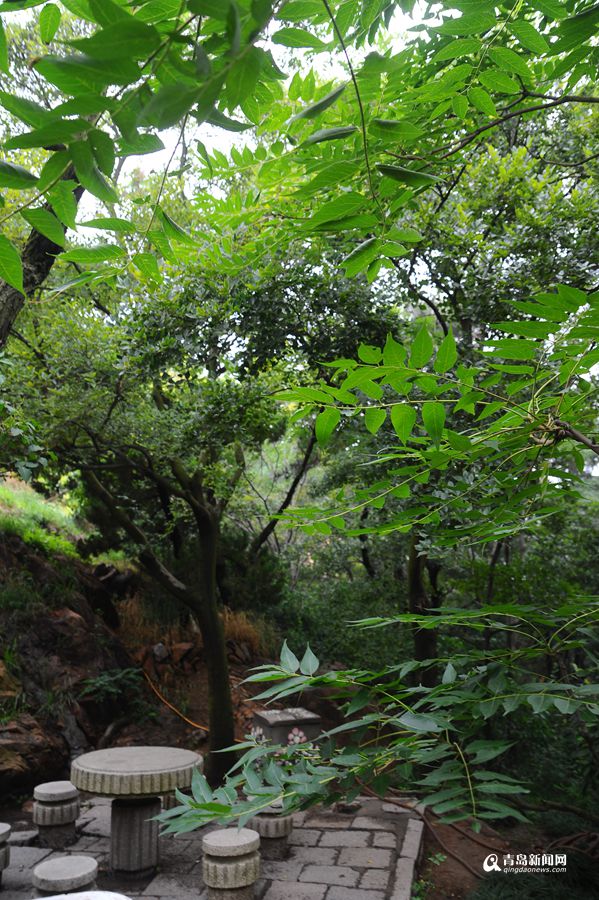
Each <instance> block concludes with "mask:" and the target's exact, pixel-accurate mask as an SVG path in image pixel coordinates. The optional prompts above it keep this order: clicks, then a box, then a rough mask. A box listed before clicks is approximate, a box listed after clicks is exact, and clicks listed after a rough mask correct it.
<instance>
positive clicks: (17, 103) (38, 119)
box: [0, 91, 52, 128]
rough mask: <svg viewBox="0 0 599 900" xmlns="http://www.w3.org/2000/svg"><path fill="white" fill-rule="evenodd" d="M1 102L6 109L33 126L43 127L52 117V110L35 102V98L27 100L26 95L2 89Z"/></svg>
mask: <svg viewBox="0 0 599 900" xmlns="http://www.w3.org/2000/svg"><path fill="white" fill-rule="evenodd" d="M0 103H1V104H2V106H3V107H4V109H7V110H8V112H9V113H12V115H13V116H15V117H16V118H17V119H20V120H21V122H25V124H26V125H29V126H30V127H31V128H42V127H43V126H44V125H47V124H48V122H49V121H50V119H51V118H52V113H51V112H49V111H48V110H47V109H44V108H43V106H39V105H38V104H37V103H34V102H33V100H26V99H25V98H24V97H18V96H17V95H16V94H9V93H7V92H6V91H0Z"/></svg>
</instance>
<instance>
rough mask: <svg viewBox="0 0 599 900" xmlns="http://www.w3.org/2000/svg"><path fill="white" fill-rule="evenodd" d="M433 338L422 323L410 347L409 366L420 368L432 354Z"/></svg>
mask: <svg viewBox="0 0 599 900" xmlns="http://www.w3.org/2000/svg"><path fill="white" fill-rule="evenodd" d="M433 349H434V348H433V339H432V337H431V336H430V334H429V333H428V328H427V327H426V325H422V327H421V328H420V330H419V331H418V333H417V334H416V337H415V338H414V340H413V341H412V346H411V347H410V366H411V367H412V368H414V369H422V368H423V367H424V366H425V365H426V364H427V362H428V361H429V359H430V358H431V356H432V355H433Z"/></svg>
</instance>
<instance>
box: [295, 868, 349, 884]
mask: <svg viewBox="0 0 599 900" xmlns="http://www.w3.org/2000/svg"><path fill="white" fill-rule="evenodd" d="M299 880H300V881H313V882H315V884H339V885H344V886H347V887H353V886H354V885H355V884H357V883H358V873H357V872H356V871H355V869H350V868H349V867H348V866H306V868H305V869H304V870H303V872H302V874H301V875H300V877H299Z"/></svg>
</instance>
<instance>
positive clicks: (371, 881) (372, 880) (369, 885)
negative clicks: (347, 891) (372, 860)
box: [360, 869, 390, 891]
mask: <svg viewBox="0 0 599 900" xmlns="http://www.w3.org/2000/svg"><path fill="white" fill-rule="evenodd" d="M389 875H390V872H389V870H388V869H369V870H368V871H367V872H364V874H363V875H362V877H361V878H360V887H361V888H366V889H367V890H375V891H386V890H387V888H388V887H389Z"/></svg>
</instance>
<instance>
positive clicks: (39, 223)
mask: <svg viewBox="0 0 599 900" xmlns="http://www.w3.org/2000/svg"><path fill="white" fill-rule="evenodd" d="M21 215H22V216H23V218H24V219H25V221H26V222H28V223H29V224H30V225H31V227H32V228H35V230H36V231H39V233H40V234H43V235H44V237H47V238H48V240H50V241H52V242H53V243H54V244H57V245H58V246H59V247H64V244H65V234H64V227H63V225H62V224H61V222H60V221H59V220H58V219H57V218H56V216H55V215H53V214H52V213H51V212H49V210H47V209H44V208H43V207H39V208H38V209H24V210H23V211H22V212H21Z"/></svg>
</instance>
